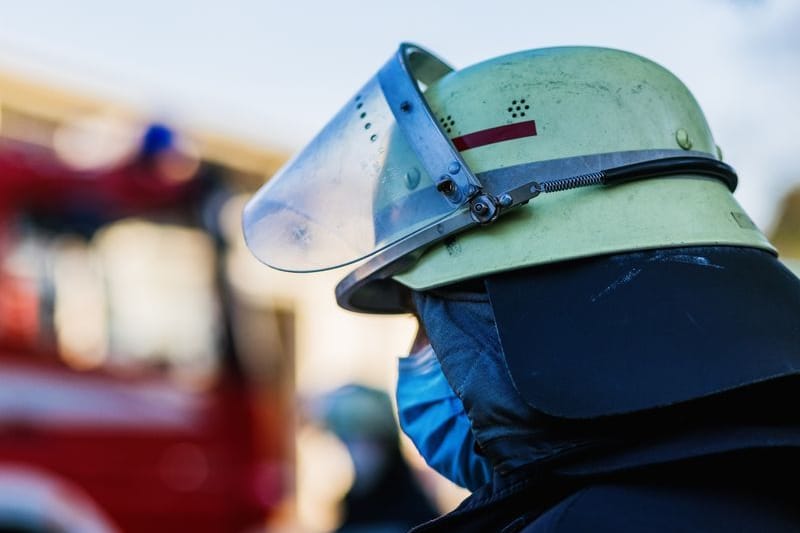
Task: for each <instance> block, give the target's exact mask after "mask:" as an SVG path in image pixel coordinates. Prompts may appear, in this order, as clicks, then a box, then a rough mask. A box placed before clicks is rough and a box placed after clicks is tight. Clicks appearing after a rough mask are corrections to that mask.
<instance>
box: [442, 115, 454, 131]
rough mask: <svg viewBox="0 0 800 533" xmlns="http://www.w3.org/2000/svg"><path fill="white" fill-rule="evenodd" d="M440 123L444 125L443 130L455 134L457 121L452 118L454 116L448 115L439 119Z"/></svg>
mask: <svg viewBox="0 0 800 533" xmlns="http://www.w3.org/2000/svg"><path fill="white" fill-rule="evenodd" d="M439 123H440V124H441V125H442V129H443V130H444V131H446V132H447V133H453V127H455V125H456V120H455V119H454V118H453V117H452V115H447V116H446V117H439Z"/></svg>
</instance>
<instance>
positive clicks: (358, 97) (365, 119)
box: [356, 95, 378, 142]
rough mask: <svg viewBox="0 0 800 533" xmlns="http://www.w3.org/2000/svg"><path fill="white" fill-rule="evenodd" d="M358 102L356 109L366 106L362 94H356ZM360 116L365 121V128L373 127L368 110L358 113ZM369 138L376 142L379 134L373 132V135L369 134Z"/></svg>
mask: <svg viewBox="0 0 800 533" xmlns="http://www.w3.org/2000/svg"><path fill="white" fill-rule="evenodd" d="M356 102H357V103H356V109H361V108H362V107H363V106H364V102H362V101H361V95H358V96H356ZM358 118H360V119H361V120H362V121H365V122H364V124H363V126H364V129H365V130H369V129H370V128H372V122H369V121H368V120H367V112H366V111H361V113H359V114H358ZM369 140H370V141H371V142H375V141H377V140H378V136H377V135H376V134H374V133H373V134H372V135H370V136H369Z"/></svg>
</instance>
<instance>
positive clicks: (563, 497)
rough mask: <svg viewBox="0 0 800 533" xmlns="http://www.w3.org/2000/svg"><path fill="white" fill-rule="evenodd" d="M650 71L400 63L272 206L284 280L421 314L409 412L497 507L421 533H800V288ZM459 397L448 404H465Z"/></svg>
mask: <svg viewBox="0 0 800 533" xmlns="http://www.w3.org/2000/svg"><path fill="white" fill-rule="evenodd" d="M736 185H737V176H736V173H735V171H734V170H733V168H731V167H730V166H729V165H728V164H726V163H725V162H723V161H722V157H721V151H720V150H719V148H718V147H717V146H716V145H715V143H714V140H713V138H712V135H711V132H710V129H709V126H708V124H707V123H706V120H705V118H704V116H703V113H702V111H701V109H700V107H699V105H698V103H697V102H696V101H695V99H694V98H693V96H692V95H691V93H690V92H689V90H688V89H687V88H686V87H685V86H684V84H683V83H682V82H681V81H679V80H678V79H677V78H676V77H675V76H674V75H672V74H671V73H670V72H669V71H667V70H666V69H664V68H662V67H660V66H659V65H657V64H655V63H653V62H651V61H649V60H647V59H645V58H642V57H639V56H637V55H634V54H630V53H627V52H622V51H618V50H611V49H604V48H593V47H560V48H547V49H539V50H531V51H524V52H519V53H515V54H511V55H507V56H503V57H498V58H495V59H491V60H488V61H485V62H483V63H480V64H477V65H474V66H471V67H469V68H465V69H462V70H459V71H454V70H453V69H452V68H451V67H449V66H448V65H447V64H446V63H444V62H443V61H441V60H440V59H438V58H437V57H436V56H434V55H433V54H431V53H429V52H427V51H426V50H424V49H422V48H420V47H418V46H415V45H411V44H403V45H401V46H400V48H399V50H398V52H397V54H396V55H395V56H393V57H392V58H391V59H390V60H389V61H388V62H387V63H386V64H385V65H384V67H383V68H381V70H380V71H379V72H378V74H377V75H376V76H375V77H374V78H372V79H371V80H370V81H369V82H368V83H367V84H366V85H365V86H364V87H362V88H361V90H359V91H358V92H357V93H356V95H355V96H354V97H353V98H352V99H351V100H350V101H349V102H348V103H347V104H346V105H345V107H344V108H343V109H342V110H341V111H340V112H339V113H338V114H337V115H336V116H335V117H334V118H333V119H332V120H331V121H330V123H329V124H328V125H327V126H326V127H325V128H324V129H323V130H322V132H321V133H320V134H319V135H318V136H317V137H316V138H315V139H314V140H313V141H312V142H311V143H310V144H309V145H308V146H307V147H306V148H305V149H304V150H303V151H302V152H301V153H300V154H299V155H298V156H297V157H296V158H295V159H294V160H293V161H292V162H291V163H289V164H288V165H287V166H286V167H284V168H283V169H282V170H281V172H280V173H279V174H278V175H276V176H275V177H274V178H273V179H272V180H271V181H270V183H268V184H267V185H265V186H264V187H263V188H262V189H261V190H260V191H259V192H258V193H257V194H256V195H255V196H254V198H253V199H252V200H251V201H250V203H249V204H248V206H247V207H246V209H245V212H244V230H245V237H246V239H247V242H248V245H249V247H250V249H251V250H252V251H253V252H254V254H255V255H256V256H257V257H258V258H259V259H260V260H261V261H263V262H264V263H266V264H268V265H270V266H272V267H274V268H278V269H282V270H289V271H297V272H313V271H318V270H325V269H329V268H334V267H338V266H343V265H348V264H352V263H356V262H358V266H357V267H356V268H355V269H354V270H353V271H352V272H350V273H349V274H348V275H347V276H346V277H345V278H344V279H343V280H342V281H341V282H340V283H339V285H338V286H337V289H336V297H337V301H338V302H339V304H340V306H342V307H343V308H345V309H349V310H353V311H359V312H365V313H408V312H411V313H414V314H415V315H416V316H417V317H418V319H419V322H420V333H419V335H418V337H417V340H416V342H415V348H414V350H413V351H414V354H415V355H412V357H411V358H410V359H409V360H408V361H406V362H403V363H401V368H400V382H399V389H398V408H399V411H400V420H401V423H402V425H403V427H404V429H405V431H406V432H407V433H408V434H409V436H410V437H411V438H412V440H414V442H415V443H416V444H417V446H418V447H419V449H420V452H421V453H422V454H423V456H424V457H426V459H428V461H429V462H430V463H431V465H432V466H434V467H435V468H437V469H438V470H439V471H440V472H442V473H444V474H445V475H448V477H450V478H451V479H453V480H454V481H456V482H459V483H461V484H462V485H464V486H467V487H468V488H470V489H471V490H473V492H472V495H471V496H470V497H469V498H468V499H467V500H466V501H465V502H464V503H463V504H462V505H461V506H460V507H459V508H458V509H456V510H455V511H453V512H452V513H450V514H448V515H446V516H444V517H441V518H439V519H438V520H436V521H433V522H431V523H428V524H425V525H423V526H419V527H418V528H417V529H416V530H415V531H419V532H423V531H425V532H427V531H476V532H477V531H481V532H483V531H505V532H515V531H525V532H536V531H588V530H591V531H678V530H680V531H731V530H738V531H798V530H800V518H798V515H797V511H796V509H798V508H799V507H798V505H797V503H798V502H797V501H795V500H796V498H797V497H796V496H795V495H794V492H795V491H791V490H789V491H786V490H783V489H782V488H781V487H782V486H783V485H782V484H781V481H783V480H788V481H790V482H793V481H794V480H795V479H796V476H797V474H798V472H797V467H796V466H795V465H796V464H797V463H798V462H800V461H798V458H800V450H798V447H800V423H798V417H797V415H796V414H795V412H796V409H794V405H796V402H797V401H798V399H799V398H798V396H800V383H798V371H800V327H798V323H800V322H798V318H797V317H798V316H800V281H799V280H798V279H797V278H796V277H795V276H794V275H793V274H791V273H790V272H789V271H788V270H787V269H786V268H785V267H783V266H782V264H781V263H780V262H779V261H778V259H777V257H776V251H775V249H774V247H773V246H772V245H771V244H770V243H769V242H768V240H767V239H766V238H765V237H764V235H763V234H762V233H761V232H760V231H759V230H758V228H757V227H756V226H755V225H754V224H753V222H752V221H751V220H750V218H749V217H748V216H747V214H746V213H745V211H744V210H743V209H742V208H741V206H739V204H738V203H737V202H736V200H735V199H734V197H733V195H732V193H733V191H734V190H735V188H736ZM443 385H444V386H443Z"/></svg>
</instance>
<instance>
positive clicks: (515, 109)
mask: <svg viewBox="0 0 800 533" xmlns="http://www.w3.org/2000/svg"><path fill="white" fill-rule="evenodd" d="M530 108H531V106H530V104H528V103H526V102H525V99H524V98H519V99H517V100H511V105H510V106H508V107H507V108H506V111H508V112H509V114H510V115H511V118H518V117H524V116H525V111H526V110H528V109H530Z"/></svg>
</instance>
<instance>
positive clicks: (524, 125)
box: [453, 120, 536, 152]
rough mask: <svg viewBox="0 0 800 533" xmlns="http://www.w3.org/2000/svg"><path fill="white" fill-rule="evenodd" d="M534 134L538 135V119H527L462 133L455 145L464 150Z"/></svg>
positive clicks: (460, 150)
mask: <svg viewBox="0 0 800 533" xmlns="http://www.w3.org/2000/svg"><path fill="white" fill-rule="evenodd" d="M534 135H536V121H535V120H527V121H525V122H516V123H514V124H506V125H505V126H497V127H496V128H489V129H488V130H481V131H476V132H474V133H468V134H466V135H462V136H461V137H456V138H455V139H453V146H455V147H456V150H458V151H459V152H463V151H464V150H469V149H470V148H478V147H479V146H486V145H487V144H494V143H499V142H502V141H510V140H512V139H522V138H523V137H533V136H534Z"/></svg>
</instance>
